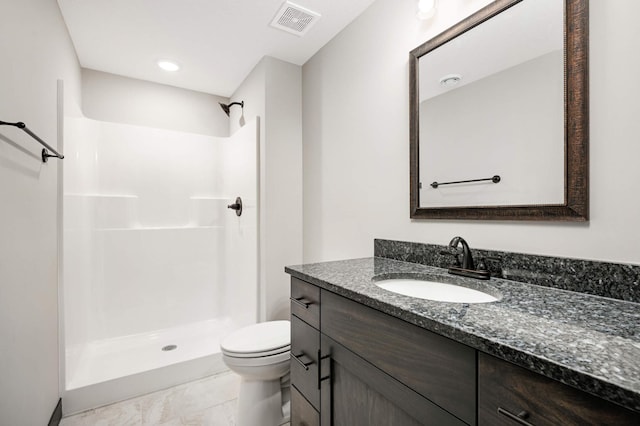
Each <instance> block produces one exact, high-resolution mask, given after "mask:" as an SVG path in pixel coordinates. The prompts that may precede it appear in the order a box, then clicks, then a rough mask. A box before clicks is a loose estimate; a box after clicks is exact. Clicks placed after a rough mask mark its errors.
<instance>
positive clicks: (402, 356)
mask: <svg viewBox="0 0 640 426" xmlns="http://www.w3.org/2000/svg"><path fill="white" fill-rule="evenodd" d="M321 298H322V306H321V307H320V311H321V313H320V315H321V318H322V321H321V323H320V332H321V333H322V335H323V336H325V335H326V336H328V337H330V338H332V339H333V340H335V341H336V342H337V343H339V344H340V345H342V346H343V347H345V348H346V349H348V350H349V351H351V352H353V353H354V354H356V355H357V356H358V357H359V358H361V359H363V360H365V361H367V362H368V363H369V364H371V365H373V366H374V367H376V368H377V369H379V370H382V371H383V372H384V373H386V374H388V375H389V376H391V377H393V378H395V379H396V380H398V382H400V383H403V384H404V385H405V386H406V387H408V388H409V389H412V390H413V391H414V392H415V393H416V394H418V395H420V396H422V397H423V398H424V400H425V401H431V403H432V404H436V405H437V406H439V407H441V408H442V409H443V410H446V411H447V412H449V413H451V414H452V415H454V416H456V417H457V418H459V419H461V420H463V421H464V422H465V423H466V424H469V425H475V424H476V414H477V412H476V383H477V382H476V351H475V349H472V348H470V347H468V346H465V345H463V344H460V343H457V342H454V341H453V340H451V339H447V338H446V337H443V336H440V335H438V334H436V333H432V332H430V331H427V330H424V329H422V328H420V327H417V326H415V325H413V324H409V323H407V322H406V321H403V320H401V319H398V318H395V317H392V316H391V315H387V314H385V313H383V312H380V311H377V310H375V309H372V308H369V307H367V306H364V305H361V304H359V303H356V302H353V301H351V300H349V299H346V298H344V297H342V296H339V295H337V294H335V293H331V292H329V291H326V290H322V293H321ZM323 355H326V353H325V352H324V351H323ZM398 424H400V423H398ZM434 424H437V423H434Z"/></svg>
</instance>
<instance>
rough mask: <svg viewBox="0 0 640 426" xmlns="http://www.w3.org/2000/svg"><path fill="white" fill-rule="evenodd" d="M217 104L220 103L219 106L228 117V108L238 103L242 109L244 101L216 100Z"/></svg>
mask: <svg viewBox="0 0 640 426" xmlns="http://www.w3.org/2000/svg"><path fill="white" fill-rule="evenodd" d="M218 104H219V105H220V108H222V110H223V111H224V113H225V114H227V117H229V116H230V115H229V110H230V109H231V107H232V106H234V105H240V107H241V108H242V109H244V101H242V102H231V103H230V104H223V103H222V102H218Z"/></svg>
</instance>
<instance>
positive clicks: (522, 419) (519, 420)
mask: <svg viewBox="0 0 640 426" xmlns="http://www.w3.org/2000/svg"><path fill="white" fill-rule="evenodd" d="M498 414H502V415H503V416H506V417H509V418H510V419H511V420H513V421H514V422H516V423H519V424H521V425H524V426H533V424H531V423H529V422H528V421H527V420H526V419H528V418H529V413H527V412H526V411H521V412H520V414H517V415H516V414H513V413H511V412H509V411H507V410H505V409H504V408H502V407H498Z"/></svg>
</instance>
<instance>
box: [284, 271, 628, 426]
mask: <svg viewBox="0 0 640 426" xmlns="http://www.w3.org/2000/svg"><path fill="white" fill-rule="evenodd" d="M291 287H292V288H291V292H292V293H291V294H292V302H291V303H292V306H291V309H292V317H291V327H292V341H291V351H292V360H291V383H292V386H293V389H292V417H291V420H292V422H291V424H292V426H302V425H305V426H312V425H318V424H320V425H322V426H331V425H332V426H389V425H398V426H413V425H436V426H446V425H459V426H463V425H471V426H475V425H478V426H499V425H505V426H508V425H525V426H526V425H536V426H541V425H640V413H636V412H633V411H630V410H627V409H625V408H622V407H619V406H617V405H615V404H612V403H609V402H606V401H604V400H602V399H599V398H597V397H594V396H591V395H589V394H586V393H584V392H582V391H580V390H577V389H574V388H571V387H569V386H566V385H563V384H561V383H559V382H556V381H554V380H551V379H548V378H546V377H543V376H541V375H539V374H537V373H533V372H531V371H529V370H526V369H524V368H521V367H517V366H515V365H513V364H510V363H508V362H505V361H502V360H499V359H497V358H494V357H492V356H489V355H486V354H484V353H481V352H478V351H476V350H475V349H473V348H470V347H468V346H465V345H463V344H461V343H457V342H455V341H453V340H450V339H448V338H445V337H443V336H440V335H438V334H435V333H432V332H430V331H427V330H425V329H423V328H420V327H417V326H415V325H412V324H409V323H407V322H405V321H403V320H400V319H398V318H395V317H392V316H390V315H387V314H384V313H382V312H380V311H377V310H375V309H372V308H369V307H366V306H364V305H362V304H360V303H357V302H354V301H352V300H349V299H347V298H344V297H342V296H339V295H337V294H335V293H332V292H330V291H327V290H324V289H320V288H318V287H316V286H314V285H311V284H309V283H306V282H304V281H300V280H298V279H296V278H292V282H291ZM294 355H295V357H294Z"/></svg>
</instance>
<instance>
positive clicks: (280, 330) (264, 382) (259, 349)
mask: <svg viewBox="0 0 640 426" xmlns="http://www.w3.org/2000/svg"><path fill="white" fill-rule="evenodd" d="M220 348H221V349H222V359H223V361H224V363H225V364H226V365H227V367H229V369H230V370H231V371H233V372H235V373H237V374H239V375H240V378H241V381H240V395H239V396H238V423H237V425H238V426H257V425H260V426H278V425H280V424H283V423H286V422H288V421H289V418H290V398H291V394H290V388H289V386H290V381H289V362H290V355H289V354H290V351H291V323H290V322H289V321H268V322H263V323H260V324H254V325H250V326H248V327H244V328H241V329H240V330H237V331H235V332H233V333H231V334H230V335H228V336H226V337H225V338H224V339H222V342H220Z"/></svg>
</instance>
